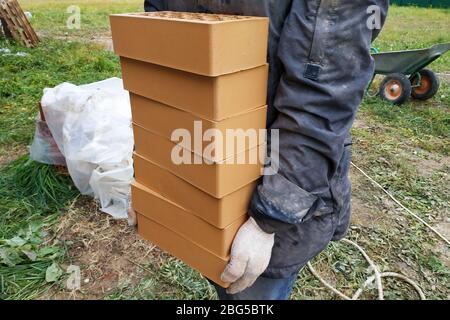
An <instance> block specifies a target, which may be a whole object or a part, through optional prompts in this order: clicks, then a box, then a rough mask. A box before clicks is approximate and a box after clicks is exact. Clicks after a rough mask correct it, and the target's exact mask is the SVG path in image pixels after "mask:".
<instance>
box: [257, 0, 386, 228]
mask: <svg viewBox="0 0 450 320" xmlns="http://www.w3.org/2000/svg"><path fill="white" fill-rule="evenodd" d="M371 5H376V6H377V8H379V13H380V15H379V19H380V25H382V24H383V22H384V19H385V17H386V14H387V8H388V1H387V0H371V1H352V0H341V1H322V2H321V1H294V2H293V4H292V9H291V13H290V15H289V17H288V19H287V21H286V24H285V26H284V30H283V34H282V37H281V40H280V45H279V51H278V55H279V58H280V60H281V61H282V63H283V65H284V70H285V71H284V74H283V75H282V78H281V82H280V85H279V87H278V91H277V94H276V97H275V108H276V109H277V110H278V112H279V113H278V117H277V118H276V120H275V122H274V123H273V125H272V127H271V129H276V130H279V137H280V138H279V155H280V163H279V167H280V169H279V172H278V174H275V175H272V176H265V177H264V178H263V182H262V184H261V185H260V186H259V187H258V189H257V191H256V192H255V194H254V197H253V200H252V205H251V210H250V215H251V216H253V217H254V218H255V220H256V221H257V222H258V224H259V225H260V227H261V228H262V229H263V230H265V231H266V232H268V233H273V232H276V231H278V230H280V229H283V228H288V227H289V226H290V225H292V224H298V223H301V222H302V221H305V220H307V219H309V218H310V217H312V216H313V215H323V214H329V213H331V212H333V210H334V208H333V204H334V199H333V194H332V192H331V189H330V181H331V179H332V178H333V176H334V175H335V173H336V170H337V167H338V164H339V162H340V160H341V157H342V155H343V149H344V144H345V140H346V138H348V136H349V132H350V128H351V126H352V124H353V121H354V119H355V116H356V112H357V109H358V107H359V105H360V103H361V100H362V98H363V95H364V91H365V88H366V86H367V84H368V82H369V80H370V79H371V77H372V75H373V70H374V62H373V59H372V57H371V55H370V46H371V41H372V38H373V37H374V34H378V32H379V30H372V29H370V28H369V27H368V26H367V21H368V19H369V18H370V14H369V13H368V8H369V7H370V6H371ZM369 12H370V10H369ZM311 17H315V18H314V19H312V18H311Z"/></svg>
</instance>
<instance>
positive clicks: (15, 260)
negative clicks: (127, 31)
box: [0, 39, 120, 299]
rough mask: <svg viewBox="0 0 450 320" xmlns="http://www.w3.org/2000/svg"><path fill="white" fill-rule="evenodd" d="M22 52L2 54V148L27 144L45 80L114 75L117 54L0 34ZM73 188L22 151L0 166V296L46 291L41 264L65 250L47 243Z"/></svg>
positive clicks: (44, 267)
mask: <svg viewBox="0 0 450 320" xmlns="http://www.w3.org/2000/svg"><path fill="white" fill-rule="evenodd" d="M0 47H2V48H5V47H6V48H9V49H11V51H12V52H13V53H16V52H19V51H20V52H25V53H27V56H25V57H16V56H0V154H1V155H3V154H7V153H8V152H9V151H10V150H12V149H14V147H15V146H17V145H19V146H20V145H29V144H30V143H31V139H32V136H33V133H34V121H35V120H34V119H35V117H36V114H37V103H38V101H39V100H40V97H41V96H42V93H43V89H44V88H45V87H53V86H55V85H57V84H59V83H61V82H64V81H67V82H72V83H75V84H83V83H90V82H93V81H97V80H102V79H105V78H108V77H112V76H120V66H119V64H118V60H117V58H116V57H115V56H114V55H113V54H112V53H109V52H105V51H103V50H102V49H100V48H99V47H98V46H95V45H86V44H81V43H76V42H61V41H55V40H51V39H44V40H43V42H42V43H41V44H40V45H39V46H38V47H37V48H35V49H25V48H22V47H20V46H18V45H16V44H14V43H9V42H6V41H4V40H2V41H0ZM76 194H77V191H76V190H75V188H74V187H73V186H72V184H71V182H70V178H68V177H62V176H60V175H59V174H57V173H56V172H55V171H54V169H53V168H51V167H49V166H46V165H41V164H37V163H35V162H32V161H31V160H29V159H28V158H21V159H19V160H17V161H14V162H13V163H11V164H9V165H8V166H7V167H6V168H2V169H1V170H0V257H1V259H0V299H27V298H35V297H37V296H39V294H40V293H42V292H43V291H44V290H46V288H47V286H48V284H47V283H46V281H45V276H46V271H47V268H48V267H49V266H51V265H52V264H53V263H54V262H55V261H61V260H62V259H63V258H64V255H65V244H61V243H55V242H52V241H50V242H47V241H48V239H47V233H46V232H45V230H46V229H49V228H50V229H51V228H52V226H54V225H55V223H57V221H58V217H59V215H60V212H61V210H63V209H64V208H65V207H66V206H67V205H68V204H69V203H70V201H69V200H71V199H73V198H74V197H75V195H76ZM30 257H31V258H30Z"/></svg>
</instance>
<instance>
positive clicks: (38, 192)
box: [0, 156, 78, 300]
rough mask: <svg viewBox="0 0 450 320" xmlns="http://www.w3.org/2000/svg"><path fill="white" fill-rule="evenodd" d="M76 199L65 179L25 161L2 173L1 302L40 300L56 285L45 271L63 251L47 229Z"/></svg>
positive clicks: (67, 180)
mask: <svg viewBox="0 0 450 320" xmlns="http://www.w3.org/2000/svg"><path fill="white" fill-rule="evenodd" d="M77 195H78V191H77V190H76V188H75V187H74V186H73V185H72V183H71V181H70V178H69V177H67V176H63V175H61V174H58V173H57V172H56V171H55V169H54V168H53V167H51V166H48V165H44V164H38V163H36V162H34V161H32V160H30V159H29V157H28V156H23V157H21V158H19V159H18V160H15V161H14V162H12V163H11V164H9V165H8V166H6V167H4V168H2V169H0V300H7V299H32V298H38V297H39V295H40V294H42V293H43V292H45V291H46V290H47V289H48V286H51V285H53V284H54V283H55V282H56V281H57V280H58V279H59V276H58V277H56V278H55V279H50V278H49V273H50V271H51V268H49V267H51V266H52V265H53V264H54V266H57V263H58V262H61V261H62V260H63V259H64V256H65V250H66V248H65V244H64V243H60V242H59V241H54V240H53V239H52V238H51V229H52V227H53V226H54V225H55V223H57V221H58V217H59V215H60V213H61V210H62V209H64V208H65V207H66V206H67V205H69V204H70V203H71V201H73V200H74V199H75V197H76V196H77ZM46 277H47V281H46Z"/></svg>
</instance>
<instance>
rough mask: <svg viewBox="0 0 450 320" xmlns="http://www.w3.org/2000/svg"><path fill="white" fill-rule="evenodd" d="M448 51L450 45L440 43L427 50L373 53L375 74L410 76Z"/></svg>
mask: <svg viewBox="0 0 450 320" xmlns="http://www.w3.org/2000/svg"><path fill="white" fill-rule="evenodd" d="M449 50H450V43H442V44H437V45H434V46H433V47H431V48H428V49H417V50H406V51H392V52H382V53H374V54H372V56H373V58H374V59H375V74H391V73H402V74H405V75H412V74H415V73H416V72H418V71H420V70H422V69H423V68H425V67H426V66H427V65H429V64H430V63H432V62H433V61H434V60H436V59H437V58H439V57H440V56H442V55H443V54H444V53H446V52H447V51H449Z"/></svg>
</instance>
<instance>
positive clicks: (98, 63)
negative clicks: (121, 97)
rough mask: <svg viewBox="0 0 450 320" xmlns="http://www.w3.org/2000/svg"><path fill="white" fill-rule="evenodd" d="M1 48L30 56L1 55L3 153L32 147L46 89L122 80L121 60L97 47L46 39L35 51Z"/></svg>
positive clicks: (0, 140) (0, 143)
mask: <svg viewBox="0 0 450 320" xmlns="http://www.w3.org/2000/svg"><path fill="white" fill-rule="evenodd" d="M0 47H2V48H4V47H6V48H9V49H11V50H12V52H19V51H22V52H26V53H28V55H27V56H26V57H14V56H1V55H0V106H1V108H0V151H2V150H5V149H6V148H11V146H12V145H17V144H20V145H23V144H29V143H30V141H31V138H32V135H33V133H34V130H33V127H34V119H35V116H36V114H37V110H38V109H37V103H38V102H39V101H40V98H41V96H42V94H43V90H44V88H46V87H54V86H56V85H58V84H60V83H62V82H72V83H74V84H83V83H90V82H94V81H98V80H103V79H105V78H108V77H112V76H120V65H119V63H118V59H117V57H116V56H114V55H113V54H112V53H109V52H106V51H104V50H101V49H100V48H99V47H98V46H96V45H87V44H81V43H77V42H62V41H57V40H51V39H48V38H46V39H44V40H43V42H42V43H41V44H40V45H39V46H38V47H37V48H35V49H25V48H22V47H19V46H17V45H14V44H10V43H7V42H5V41H4V40H3V41H1V40H0Z"/></svg>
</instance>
